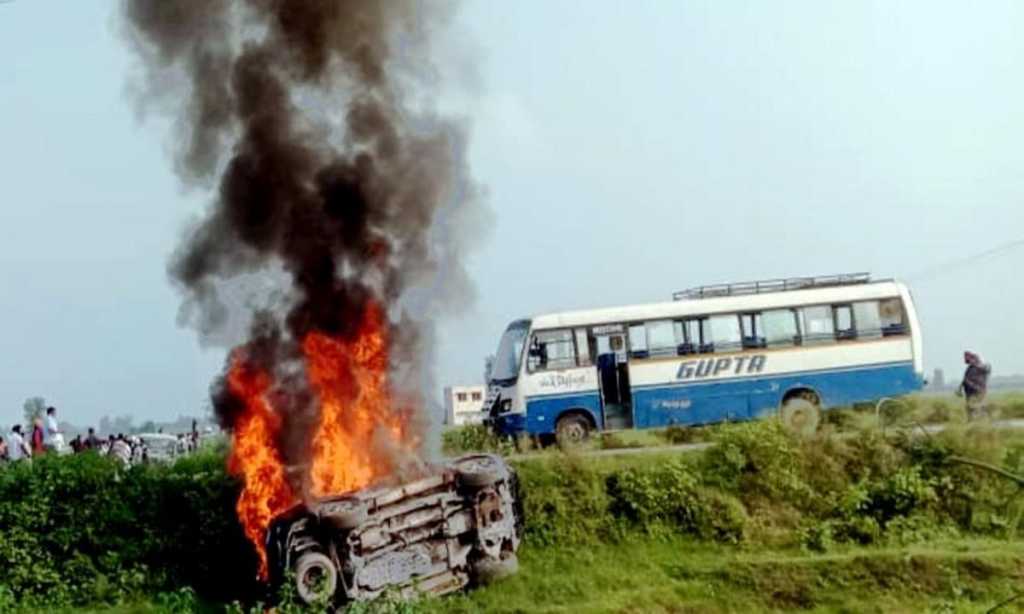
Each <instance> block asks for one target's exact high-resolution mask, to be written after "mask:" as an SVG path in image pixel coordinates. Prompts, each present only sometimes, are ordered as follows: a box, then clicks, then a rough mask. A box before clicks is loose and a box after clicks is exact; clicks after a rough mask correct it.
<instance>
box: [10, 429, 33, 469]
mask: <svg viewBox="0 0 1024 614" xmlns="http://www.w3.org/2000/svg"><path fill="white" fill-rule="evenodd" d="M7 455H8V458H10V459H11V461H18V460H21V459H23V458H31V457H32V449H31V448H29V447H28V443H27V442H26V441H25V436H24V435H22V434H21V425H20V424H15V425H14V426H12V427H11V432H10V433H8V434H7Z"/></svg>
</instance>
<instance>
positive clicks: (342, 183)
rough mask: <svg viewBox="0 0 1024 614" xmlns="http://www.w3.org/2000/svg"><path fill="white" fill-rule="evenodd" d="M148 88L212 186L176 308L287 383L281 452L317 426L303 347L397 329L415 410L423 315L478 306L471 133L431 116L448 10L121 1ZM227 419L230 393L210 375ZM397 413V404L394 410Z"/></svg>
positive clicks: (183, 266)
mask: <svg viewBox="0 0 1024 614" xmlns="http://www.w3.org/2000/svg"><path fill="white" fill-rule="evenodd" d="M122 8H123V11H122V12H123V16H124V21H125V26H126V27H125V32H126V35H127V37H128V38H129V40H130V41H131V42H132V44H133V47H134V49H135V50H136V51H137V53H138V55H139V57H140V58H141V59H142V66H143V68H144V72H145V79H144V82H145V87H144V88H143V90H142V92H141V94H140V97H141V99H142V101H143V102H144V103H146V104H147V105H148V106H152V105H153V104H159V106H160V107H161V108H163V109H165V110H169V111H171V112H172V113H174V116H175V120H176V124H175V144H176V170H177V172H178V175H179V176H180V178H181V180H182V181H183V182H184V184H185V185H188V186H200V187H207V186H215V188H216V197H215V199H214V200H213V202H212V203H211V205H210V207H209V209H208V211H207V212H206V214H205V216H204V217H203V218H202V219H201V220H200V221H198V222H197V223H196V224H195V225H194V226H193V227H191V228H190V229H189V230H188V231H187V233H186V236H185V237H184V240H183V242H182V244H181V245H180V247H179V249H178V250H177V252H176V253H175V254H174V256H173V258H172V262H171V264H170V267H169V271H170V276H171V278H172V280H173V281H174V283H175V284H176V285H178V286H179V288H180V289H181V291H182V293H183V295H184V300H183V305H182V310H181V319H182V320H183V321H184V322H186V323H187V324H188V325H190V326H193V327H195V328H196V329H197V331H198V332H199V335H200V338H201V340H203V341H204V342H207V343H217V342H218V341H222V340H223V338H224V337H223V335H224V332H225V330H230V329H237V328H238V327H239V325H240V324H239V323H240V322H242V323H243V325H244V328H245V330H248V331H249V332H248V336H247V339H245V347H246V355H247V357H248V360H250V361H254V362H256V363H258V366H259V367H260V368H261V369H264V370H266V371H268V372H271V373H273V375H274V378H275V380H276V381H278V382H280V383H281V386H280V387H281V388H282V390H279V391H278V392H279V393H281V394H280V398H278V399H277V401H276V402H275V407H276V408H277V409H278V411H281V412H282V413H283V414H284V420H285V425H286V427H285V429H284V432H285V435H284V437H285V440H286V441H285V442H283V446H284V453H285V455H286V457H287V458H289V459H290V460H292V461H296V460H301V451H302V450H303V449H304V448H305V447H308V441H309V430H310V428H311V424H312V421H313V420H314V419H315V417H314V416H313V415H312V410H313V408H314V407H315V399H314V394H313V393H312V392H311V391H310V389H309V385H308V382H307V381H306V378H304V377H302V376H301V373H300V370H301V369H300V362H301V360H302V357H301V351H300V347H299V346H300V342H301V340H302V339H303V338H304V337H305V336H306V335H307V334H309V333H311V332H314V331H317V332H322V333H326V334H328V335H331V336H335V337H339V338H345V337H350V336H352V335H355V334H357V332H358V330H357V329H358V327H359V325H360V322H362V321H363V320H364V316H365V313H364V310H366V309H367V308H368V305H374V304H376V305H383V307H384V309H385V311H386V314H387V317H388V322H389V329H390V330H389V333H388V339H389V340H390V345H391V352H390V356H391V361H392V364H391V371H392V372H393V374H394V377H393V378H392V379H393V383H392V385H393V386H394V387H396V388H397V389H396V393H397V395H398V396H399V397H400V398H402V399H403V400H404V401H406V402H409V403H413V404H415V405H416V406H420V407H422V405H423V402H424V400H423V398H422V393H423V391H424V388H423V385H424V384H425V383H426V382H429V381H430V380H429V376H426V377H427V379H424V378H425V376H424V374H429V373H431V369H430V366H429V362H430V361H429V360H428V359H427V357H428V356H429V354H430V352H431V343H430V341H431V340H432V339H433V333H432V329H431V327H430V321H431V319H432V318H434V317H436V316H437V315H439V314H441V313H444V312H445V311H447V310H450V309H454V308H456V306H457V305H459V304H461V303H464V302H466V301H468V300H469V299H471V298H472V286H471V284H470V283H469V281H468V276H467V275H466V272H465V269H464V268H463V264H462V262H463V256H464V253H465V251H466V248H467V245H466V244H465V242H464V241H461V240H459V239H458V237H460V236H467V235H468V236H472V235H475V234H478V233H477V232H475V231H472V230H470V231H463V230H460V229H464V228H465V226H466V225H467V224H471V223H472V221H473V220H479V219H481V218H480V217H479V212H480V211H482V210H483V209H482V206H481V204H480V202H479V198H478V197H477V194H478V192H477V190H476V188H475V187H474V185H473V184H472V182H471V181H470V179H469V173H468V166H467V163H466V160H465V154H466V134H465V130H464V128H463V126H461V125H460V124H459V123H457V122H454V121H451V120H446V119H443V118H441V117H438V116H437V114H436V113H434V112H433V111H432V104H433V96H434V94H435V92H434V91H433V85H432V83H431V80H432V79H433V78H434V76H435V72H436V71H434V69H433V67H432V66H431V65H430V63H429V60H428V58H429V57H430V51H431V46H430V44H431V40H430V35H431V33H433V32H435V31H436V30H437V28H438V27H439V26H440V25H441V24H442V23H443V22H444V21H445V19H446V18H447V17H449V14H450V12H451V11H450V10H449V8H450V7H448V6H447V5H445V6H441V7H440V8H438V7H424V6H423V5H422V4H421V3H419V2H414V1H411V0H388V1H386V2H380V1H376V0H366V1H363V0H358V1H357V0H340V1H339V0H335V1H331V0H234V1H232V0H202V1H195V0H160V1H148V0H136V1H132V0H128V1H126V2H124V4H123V7H122ZM214 391H215V392H214V397H215V398H214V404H215V409H216V410H217V413H218V417H219V418H220V420H221V422H222V424H223V425H224V426H226V427H228V428H230V427H231V426H232V425H233V424H234V422H233V418H234V413H233V412H234V411H236V410H237V407H238V404H237V402H234V401H233V400H232V399H231V398H230V394H228V393H227V392H225V388H224V386H223V385H219V386H218V385H215V386H214ZM385 411H386V409H385Z"/></svg>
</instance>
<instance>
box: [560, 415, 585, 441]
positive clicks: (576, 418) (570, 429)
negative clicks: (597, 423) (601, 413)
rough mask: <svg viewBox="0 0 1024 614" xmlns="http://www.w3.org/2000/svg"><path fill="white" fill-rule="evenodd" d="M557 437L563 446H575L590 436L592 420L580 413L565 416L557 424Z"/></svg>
mask: <svg viewBox="0 0 1024 614" xmlns="http://www.w3.org/2000/svg"><path fill="white" fill-rule="evenodd" d="M555 438H556V439H557V440H558V445H559V446H561V447H563V448H574V447H576V446H579V445H581V444H583V443H584V442H586V441H587V439H589V438H590V421H589V420H587V419H586V418H584V417H583V416H581V415H579V414H573V415H570V416H565V417H564V418H562V419H561V420H559V421H558V424H557V425H555Z"/></svg>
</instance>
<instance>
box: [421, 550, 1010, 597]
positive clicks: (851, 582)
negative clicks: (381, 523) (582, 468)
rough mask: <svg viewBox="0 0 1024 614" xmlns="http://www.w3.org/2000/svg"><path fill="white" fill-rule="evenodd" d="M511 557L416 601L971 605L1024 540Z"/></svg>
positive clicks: (1006, 575)
mask: <svg viewBox="0 0 1024 614" xmlns="http://www.w3.org/2000/svg"><path fill="white" fill-rule="evenodd" d="M520 560H521V562H522V568H521V570H520V573H519V574H518V575H516V576H514V577H512V578H509V579H507V580H505V581H503V582H500V583H498V584H496V585H493V586H489V587H486V588H483V589H480V590H477V591H474V592H471V593H468V594H465V595H460V596H454V597H449V598H445V599H434V600H428V601H426V602H422V603H420V604H417V605H418V607H417V608H416V609H418V610H420V609H421V610H422V611H424V612H437V613H449V612H450V613H470V612H508V613H512V612H551V613H556V612H594V613H597V612H774V611H791V610H794V609H800V610H804V611H811V612H924V611H943V612H977V611H979V610H984V609H987V608H989V607H991V606H993V605H995V604H996V603H998V602H1000V601H1001V600H1003V599H1006V598H1007V597H1009V596H1012V595H1013V594H1014V593H1015V591H1016V590H1017V589H1018V588H1019V587H1020V585H1021V568H1022V565H1024V543H1021V542H1011V543H1006V542H999V541H984V540H966V541H955V542H947V543H941V544H931V545H928V546H916V547H908V548H889V549H886V548H850V549H847V550H844V551H840V552H835V553H830V554H827V555H809V554H807V553H804V552H801V551H799V550H782V551H774V550H767V551H765V550H750V549H746V550H744V549H736V548H727V547H720V546H715V545H710V544H707V543H694V542H687V541H664V542H659V541H634V542H629V543H624V544H621V545H616V546H610V545H604V546H598V547H592V548H585V549H568V548H552V549H545V550H539V549H532V548H524V549H523V550H522V551H521V554H520ZM1015 607H1016V606H1015ZM1006 611H1021V610H1020V609H1013V608H1009V609H1007V610H1006Z"/></svg>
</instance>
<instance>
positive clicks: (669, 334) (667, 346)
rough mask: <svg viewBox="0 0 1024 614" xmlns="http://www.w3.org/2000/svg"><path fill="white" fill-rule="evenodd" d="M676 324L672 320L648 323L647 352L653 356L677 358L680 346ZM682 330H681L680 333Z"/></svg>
mask: <svg viewBox="0 0 1024 614" xmlns="http://www.w3.org/2000/svg"><path fill="white" fill-rule="evenodd" d="M676 324H678V322H672V320H658V321H656V322H647V324H646V327H647V351H648V352H650V355H651V356H675V355H676V346H677V345H679V341H678V340H677V339H678V338H677V337H676ZM681 331H682V328H680V332H681Z"/></svg>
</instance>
